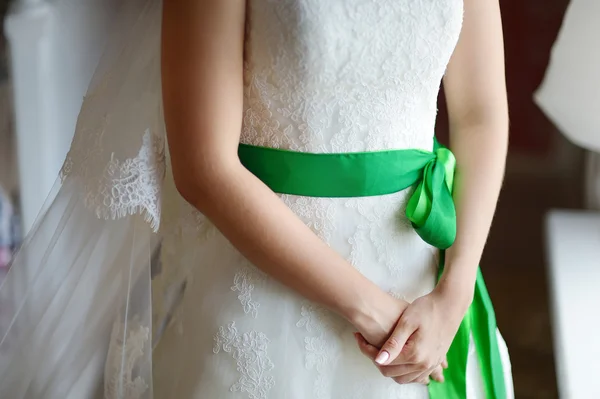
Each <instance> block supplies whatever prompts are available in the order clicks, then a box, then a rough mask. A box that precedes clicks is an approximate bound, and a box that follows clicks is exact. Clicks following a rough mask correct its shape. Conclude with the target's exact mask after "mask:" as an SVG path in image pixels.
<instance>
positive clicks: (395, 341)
mask: <svg viewBox="0 0 600 399" xmlns="http://www.w3.org/2000/svg"><path fill="white" fill-rule="evenodd" d="M416 330H417V325H416V324H415V323H413V322H412V321H411V320H410V319H403V318H402V317H401V318H400V320H399V321H398V325H397V326H396V329H395V330H394V332H393V333H392V335H391V336H390V337H389V338H388V340H387V341H386V342H385V344H383V347H382V348H381V351H379V354H378V355H377V357H376V358H375V362H376V363H377V364H379V365H381V366H387V365H388V364H390V363H391V362H393V361H394V360H396V358H397V357H398V355H399V354H400V352H402V349H403V348H404V345H405V344H406V341H408V339H409V338H410V336H411V335H413V333H414V332H415V331H416Z"/></svg>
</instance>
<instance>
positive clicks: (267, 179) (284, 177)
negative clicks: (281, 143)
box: [238, 141, 456, 249]
mask: <svg viewBox="0 0 600 399" xmlns="http://www.w3.org/2000/svg"><path fill="white" fill-rule="evenodd" d="M238 154H239V158H240V161H241V162H242V164H243V165H244V166H245V167H246V168H247V169H248V170H249V171H250V172H252V173H253V174H254V175H255V176H257V177H258V178H259V179H260V180H262V181H263V183H265V184H266V185H267V186H268V187H270V188H271V190H273V191H274V192H276V193H279V194H291V195H301V196H308V197H330V198H336V197H366V196H376V195H384V194H391V193H395V192H398V191H402V190H404V189H406V188H409V187H411V186H414V187H415V191H414V193H413V194H412V195H411V197H410V198H409V201H408V205H407V208H406V216H407V217H408V219H409V220H410V221H411V222H412V224H413V227H414V228H415V230H416V231H417V233H418V234H419V235H420V236H421V237H422V238H423V239H424V240H425V241H426V242H427V243H429V244H431V245H433V246H435V247H437V248H440V249H446V248H448V247H450V245H452V243H453V242H454V238H455V236H456V213H455V209H454V202H453V201H452V195H451V192H452V185H453V177H454V166H455V160H454V156H453V155H452V153H451V152H450V151H449V150H448V149H446V148H444V147H443V146H441V145H439V144H438V143H437V141H436V145H435V148H434V151H424V150H416V149H409V150H388V151H374V152H356V153H341V154H313V153H303V152H296V151H289V150H280V149H274V148H266V147H257V146H252V145H245V144H240V146H239V149H238Z"/></svg>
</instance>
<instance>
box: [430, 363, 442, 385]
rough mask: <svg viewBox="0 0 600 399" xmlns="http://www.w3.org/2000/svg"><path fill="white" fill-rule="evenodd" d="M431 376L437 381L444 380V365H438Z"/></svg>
mask: <svg viewBox="0 0 600 399" xmlns="http://www.w3.org/2000/svg"><path fill="white" fill-rule="evenodd" d="M430 377H431V378H432V379H433V380H435V381H437V382H444V369H443V368H442V366H437V367H436V368H435V369H434V370H433V371H432V372H431V375H430Z"/></svg>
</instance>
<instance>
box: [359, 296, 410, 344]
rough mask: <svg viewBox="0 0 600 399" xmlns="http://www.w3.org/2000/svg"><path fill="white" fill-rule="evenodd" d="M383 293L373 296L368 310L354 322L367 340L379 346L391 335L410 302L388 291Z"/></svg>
mask: <svg viewBox="0 0 600 399" xmlns="http://www.w3.org/2000/svg"><path fill="white" fill-rule="evenodd" d="M381 294H383V295H380V296H379V297H378V298H373V301H372V303H371V304H369V306H368V310H367V311H366V312H365V313H364V315H362V317H360V318H359V320H357V321H356V322H355V323H354V325H355V327H356V328H357V329H358V332H359V333H360V334H361V335H362V336H363V337H364V338H365V340H366V341H367V342H368V343H369V344H371V345H373V346H375V347H377V348H380V347H381V346H382V345H383V344H384V343H385V341H386V340H387V339H388V338H389V337H390V335H391V334H392V332H393V331H394V328H395V327H396V324H397V323H398V319H400V316H401V315H402V313H404V311H405V310H406V308H407V307H408V305H409V303H408V302H406V301H404V300H402V299H397V298H394V297H393V296H391V295H389V294H387V293H384V292H381Z"/></svg>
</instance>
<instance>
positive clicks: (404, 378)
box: [393, 371, 429, 384]
mask: <svg viewBox="0 0 600 399" xmlns="http://www.w3.org/2000/svg"><path fill="white" fill-rule="evenodd" d="M422 376H423V371H415V372H413V373H409V374H405V375H401V376H399V377H394V378H393V380H394V381H395V382H397V383H398V384H410V383H412V382H415V381H416V380H417V379H419V378H422ZM427 379H429V376H428V375H427Z"/></svg>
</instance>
